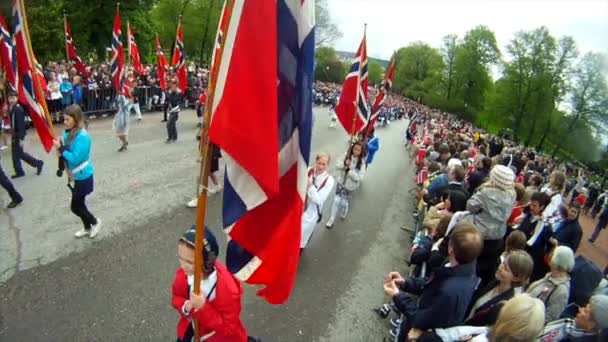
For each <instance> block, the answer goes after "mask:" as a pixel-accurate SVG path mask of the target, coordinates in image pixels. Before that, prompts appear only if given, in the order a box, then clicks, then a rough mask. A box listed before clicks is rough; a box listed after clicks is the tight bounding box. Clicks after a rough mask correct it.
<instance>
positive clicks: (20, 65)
mask: <svg viewBox="0 0 608 342" xmlns="http://www.w3.org/2000/svg"><path fill="white" fill-rule="evenodd" d="M13 24H14V27H13V31H14V32H15V46H16V49H17V70H18V77H19V89H18V92H19V102H21V103H22V104H24V105H25V106H26V107H27V109H28V111H29V114H30V117H31V118H32V122H33V123H34V126H35V127H36V131H37V132H38V136H39V137H40V141H41V142H42V145H43V146H44V149H45V150H46V151H47V152H49V151H50V150H51V148H52V147H53V137H54V136H53V132H52V131H51V129H50V128H49V126H48V125H47V123H48V121H47V118H48V112H47V109H46V108H47V107H46V101H45V99H44V94H43V93H42V89H40V87H38V86H37V85H36V84H35V83H36V82H35V81H34V75H36V77H37V75H38V71H37V70H36V67H35V64H34V62H35V57H34V52H33V51H30V50H29V47H30V46H31V45H30V43H29V36H28V35H27V28H26V27H27V22H26V17H25V7H24V6H23V2H22V0H14V1H13ZM38 81H40V79H38Z"/></svg>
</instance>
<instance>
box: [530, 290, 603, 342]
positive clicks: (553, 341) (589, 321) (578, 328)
mask: <svg viewBox="0 0 608 342" xmlns="http://www.w3.org/2000/svg"><path fill="white" fill-rule="evenodd" d="M605 329H608V296H606V295H595V296H593V297H591V299H590V300H589V304H587V305H586V306H584V307H581V308H579V310H578V314H577V315H576V318H575V319H574V320H572V319H561V320H558V321H554V322H550V323H549V324H547V326H546V327H545V330H544V332H543V333H542V335H540V336H539V337H538V339H537V341H542V342H566V341H590V342H591V341H598V342H599V341H606V340H605V337H606V336H602V330H605ZM604 335H605V334H604ZM602 338H604V339H602Z"/></svg>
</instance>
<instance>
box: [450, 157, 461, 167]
mask: <svg viewBox="0 0 608 342" xmlns="http://www.w3.org/2000/svg"><path fill="white" fill-rule="evenodd" d="M456 165H460V166H462V161H461V160H460V159H456V158H451V159H450V160H448V168H452V167H454V166H456Z"/></svg>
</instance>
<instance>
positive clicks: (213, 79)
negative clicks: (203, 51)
mask: <svg viewBox="0 0 608 342" xmlns="http://www.w3.org/2000/svg"><path fill="white" fill-rule="evenodd" d="M225 5H226V18H227V21H228V22H230V18H231V16H232V8H233V7H234V0H226V2H225ZM220 20H221V19H220ZM220 29H221V28H220ZM227 31H228V28H226V32H224V36H227V34H228V32H227ZM214 48H215V46H214ZM223 53H224V41H222V43H221V44H220V47H219V51H218V58H217V63H214V64H213V65H212V68H211V72H210V73H209V84H208V87H207V88H208V93H207V101H206V103H205V113H204V118H203V127H202V128H201V144H200V156H201V167H200V172H199V187H198V189H197V192H198V207H197V210H196V235H195V241H194V289H193V291H194V293H196V294H200V293H201V278H202V270H203V265H204V260H203V237H204V236H205V216H206V214H207V186H208V183H209V181H208V178H209V172H210V167H211V153H212V149H211V143H210V141H209V125H210V122H211V114H212V111H213V109H212V106H213V98H214V95H215V85H216V83H217V75H218V72H219V69H220V65H221V64H222V55H223ZM194 327H195V329H194V336H195V341H198V340H199V329H198V328H199V326H198V321H196V323H195V324H194Z"/></svg>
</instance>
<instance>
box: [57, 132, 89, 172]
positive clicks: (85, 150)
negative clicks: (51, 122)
mask: <svg viewBox="0 0 608 342" xmlns="http://www.w3.org/2000/svg"><path fill="white" fill-rule="evenodd" d="M69 136H70V132H69V131H68V130H66V131H65V133H63V141H64V144H65V143H66V142H67V141H68V137H69ZM61 155H62V156H63V158H65V160H66V162H67V163H68V169H70V170H74V169H75V168H77V167H78V166H79V165H82V164H83V163H85V162H87V161H88V165H87V166H85V167H84V168H83V169H82V170H80V171H79V172H76V173H74V179H75V180H85V179H87V178H89V177H91V176H92V175H93V173H94V172H95V169H94V168H93V162H92V161H91V160H90V158H91V136H90V135H89V133H88V132H87V131H86V130H85V129H84V128H81V129H80V131H78V133H76V136H75V137H74V139H73V140H72V142H71V143H70V144H69V145H68V144H65V147H64V150H63V152H62V153H61Z"/></svg>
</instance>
